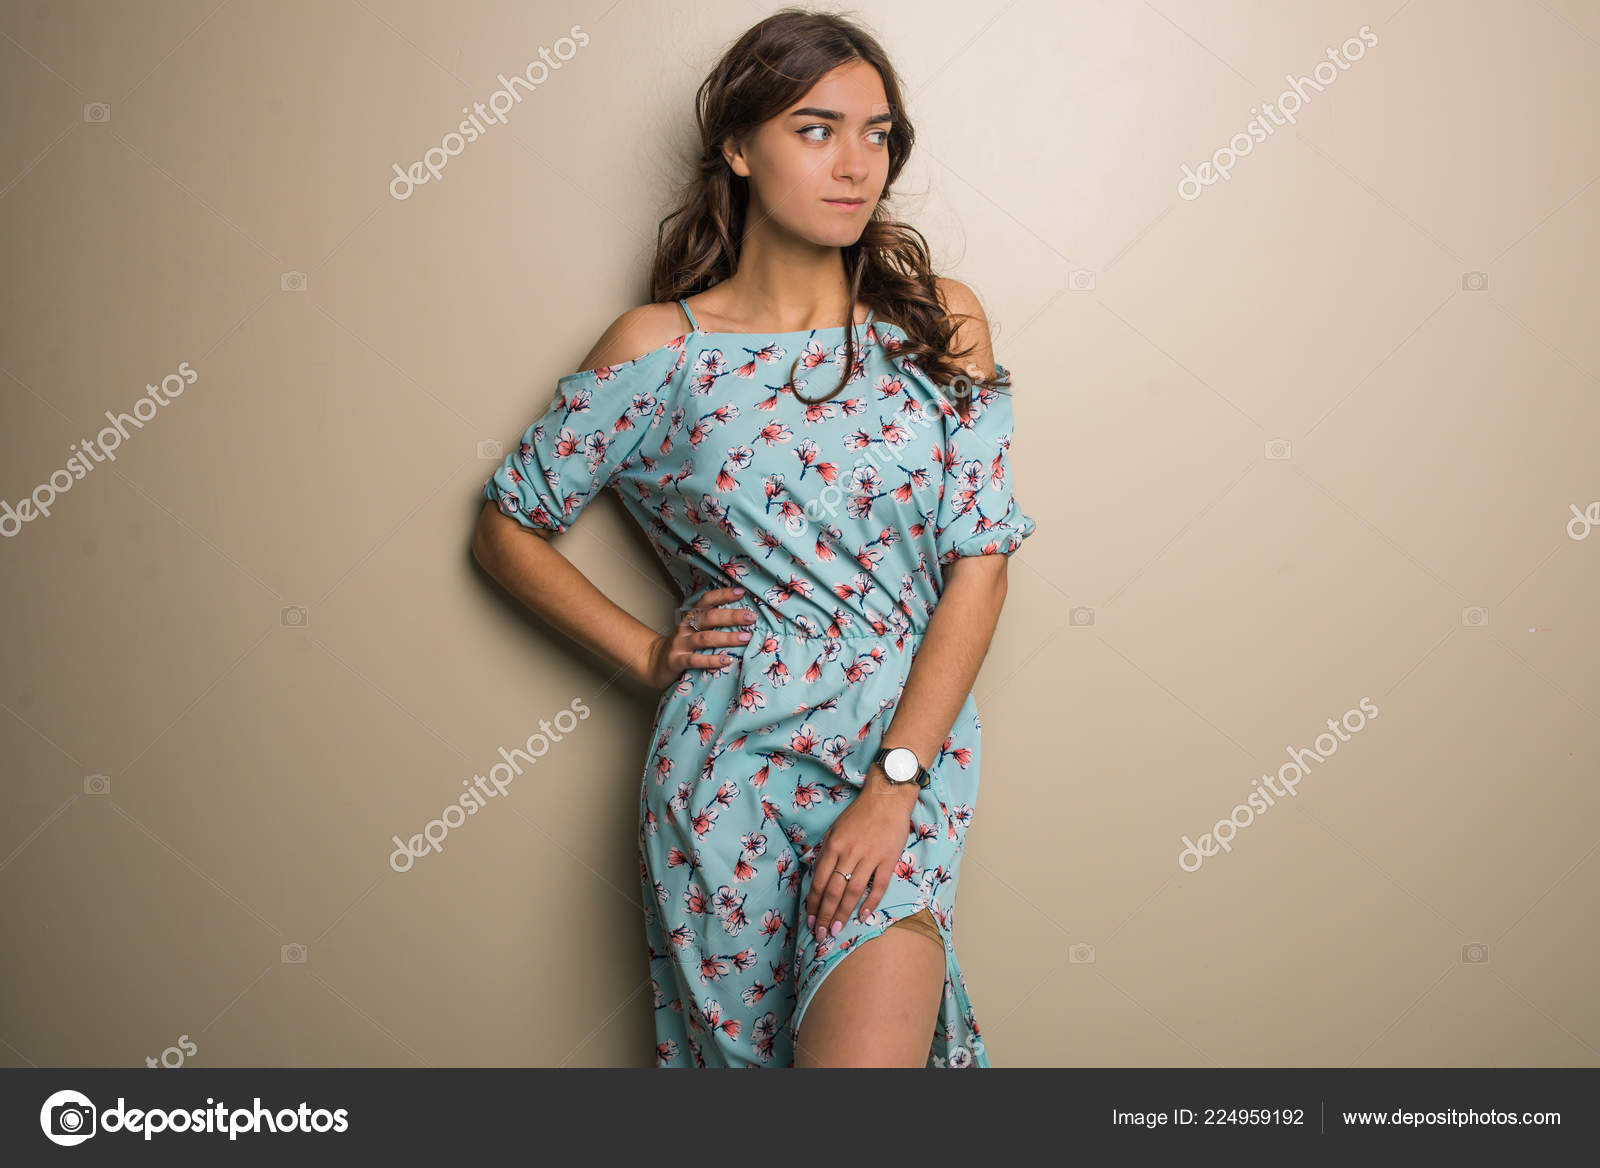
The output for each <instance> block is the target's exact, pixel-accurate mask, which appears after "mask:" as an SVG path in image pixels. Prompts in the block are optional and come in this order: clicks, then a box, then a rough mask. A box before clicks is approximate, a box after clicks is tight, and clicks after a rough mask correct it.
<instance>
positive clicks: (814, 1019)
mask: <svg viewBox="0 0 1600 1168" xmlns="http://www.w3.org/2000/svg"><path fill="white" fill-rule="evenodd" d="M924 911H926V910H924ZM944 978H945V949H944V946H943V945H938V944H932V943H930V938H928V937H927V936H926V935H924V934H922V933H919V932H917V931H916V930H915V929H910V928H898V927H897V928H890V929H886V930H884V931H883V932H882V933H880V934H879V935H878V936H876V937H873V938H872V939H871V940H868V941H863V942H861V944H859V945H858V946H856V948H855V949H854V950H853V951H852V952H850V953H849V954H847V955H846V956H845V957H843V958H841V959H840V961H839V964H838V965H837V966H836V967H835V968H834V969H832V970H831V971H829V973H828V976H827V977H825V978H823V979H822V984H821V985H819V986H818V987H817V991H816V994H815V996H813V997H812V999H811V1004H810V1005H809V1006H807V1007H806V1012H805V1017H804V1018H803V1019H802V1024H801V1034H800V1036H799V1037H798V1038H797V1039H796V1040H795V1052H794V1065H795V1066H796V1067H925V1066H927V1065H928V1049H929V1047H930V1045H931V1044H932V1041H933V1028H934V1024H935V1022H936V1021H937V1020H938V1017H939V1005H940V1002H941V999H942V998H943V996H944Z"/></svg>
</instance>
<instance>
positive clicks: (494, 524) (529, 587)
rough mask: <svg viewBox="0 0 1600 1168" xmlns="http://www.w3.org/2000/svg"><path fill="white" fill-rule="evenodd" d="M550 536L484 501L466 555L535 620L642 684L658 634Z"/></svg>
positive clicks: (648, 670) (647, 675) (647, 674)
mask: <svg viewBox="0 0 1600 1168" xmlns="http://www.w3.org/2000/svg"><path fill="white" fill-rule="evenodd" d="M552 534H553V533H552V532H546V531H529V530H528V529H527V528H525V527H523V526H522V525H521V524H519V523H518V522H517V521H516V520H515V519H512V518H510V517H509V516H506V515H502V514H500V511H499V508H497V507H496V506H495V505H494V504H493V503H491V502H489V501H488V500H485V501H484V504H483V511H482V513H481V514H480V515H479V516H478V526H477V529H476V530H475V531H474V532H473V536H472V555H473V558H474V559H476V560H477V561H478V563H480V564H482V565H483V569H484V571H486V572H488V573H489V575H491V576H493V577H494V578H495V579H496V580H497V581H499V583H500V585H501V586H502V587H503V588H505V590H506V591H507V592H509V593H511V595H513V596H515V597H516V598H517V599H518V600H520V601H521V602H522V603H523V604H525V605H526V606H527V607H528V608H530V609H532V610H533V612H534V613H535V614H537V615H538V616H539V617H540V618H541V619H543V620H544V621H546V622H547V623H549V624H551V625H553V626H555V627H556V628H557V629H559V630H561V632H563V633H565V634H566V635H567V636H568V637H570V638H571V639H572V640H574V641H576V642H577V643H578V644H580V645H582V646H583V647H584V648H586V649H588V650H590V651H591V652H594V653H598V654H599V655H600V656H602V657H604V658H606V659H608V660H609V661H611V662H612V663H613V664H614V665H617V666H620V667H621V668H622V669H624V670H626V671H627V673H628V675H629V676H630V677H632V678H633V679H634V680H635V681H638V682H640V683H645V682H646V681H647V680H648V678H649V673H650V667H649V662H650V650H651V647H652V646H653V645H654V644H655V642H656V640H657V639H658V638H659V637H660V634H659V633H657V632H656V631H655V630H654V629H652V628H650V626H648V625H646V624H645V623H644V622H643V621H641V620H639V619H638V618H637V617H635V616H633V615H632V614H631V613H629V612H628V611H627V610H626V609H623V608H621V607H619V606H618V605H617V604H616V603H615V602H613V601H612V600H611V599H610V598H609V597H607V596H606V594H605V593H603V592H601V591H600V589H599V588H597V587H596V586H595V584H594V582H593V581H592V580H590V579H589V577H587V576H585V575H584V574H583V573H582V572H580V571H578V569H577V568H575V567H573V565H572V561H571V560H569V559H567V557H566V556H564V555H562V554H561V553H560V552H559V551H557V550H556V549H555V548H554V547H553V546H552V545H551V543H550V539H551V536H552Z"/></svg>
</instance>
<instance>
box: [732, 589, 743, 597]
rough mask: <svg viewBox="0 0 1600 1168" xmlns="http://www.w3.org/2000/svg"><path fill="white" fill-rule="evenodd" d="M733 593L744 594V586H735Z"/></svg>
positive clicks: (736, 594)
mask: <svg viewBox="0 0 1600 1168" xmlns="http://www.w3.org/2000/svg"><path fill="white" fill-rule="evenodd" d="M733 594H734V595H735V596H743V595H744V589H743V588H735V589H734V590H733Z"/></svg>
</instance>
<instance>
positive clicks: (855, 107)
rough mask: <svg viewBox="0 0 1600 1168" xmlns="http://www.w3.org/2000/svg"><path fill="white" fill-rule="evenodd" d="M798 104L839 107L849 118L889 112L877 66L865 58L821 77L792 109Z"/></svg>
mask: <svg viewBox="0 0 1600 1168" xmlns="http://www.w3.org/2000/svg"><path fill="white" fill-rule="evenodd" d="M799 106H820V107H822V108H824V109H835V110H838V111H839V112H840V113H842V114H844V115H845V117H847V118H857V117H862V118H865V117H871V116H872V115H873V114H881V113H887V112H889V97H888V94H886V93H885V92H884V89H883V78H882V77H880V76H878V71H877V70H876V69H874V68H873V67H872V66H871V65H869V64H867V63H866V62H865V61H851V62H849V63H848V64H844V65H839V66H837V67H836V68H834V69H832V70H830V71H829V72H827V73H824V74H823V75H822V76H821V77H819V78H818V79H817V83H816V84H815V85H813V86H812V87H811V88H810V89H808V90H807V91H806V92H805V94H804V95H803V96H802V97H801V98H800V99H799V100H798V101H796V102H795V103H794V106H793V107H791V108H795V107H799Z"/></svg>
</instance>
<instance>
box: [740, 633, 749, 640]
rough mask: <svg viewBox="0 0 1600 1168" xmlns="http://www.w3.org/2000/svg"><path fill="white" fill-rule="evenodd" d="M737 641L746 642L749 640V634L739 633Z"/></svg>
mask: <svg viewBox="0 0 1600 1168" xmlns="http://www.w3.org/2000/svg"><path fill="white" fill-rule="evenodd" d="M739 639H740V640H741V641H748V640H749V639H750V634H749V633H740V634H739Z"/></svg>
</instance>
